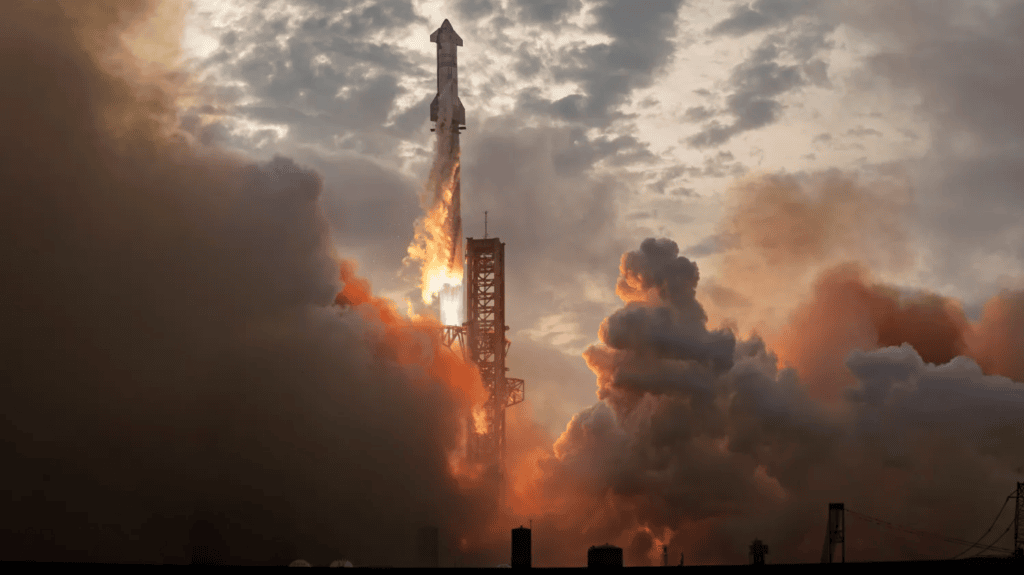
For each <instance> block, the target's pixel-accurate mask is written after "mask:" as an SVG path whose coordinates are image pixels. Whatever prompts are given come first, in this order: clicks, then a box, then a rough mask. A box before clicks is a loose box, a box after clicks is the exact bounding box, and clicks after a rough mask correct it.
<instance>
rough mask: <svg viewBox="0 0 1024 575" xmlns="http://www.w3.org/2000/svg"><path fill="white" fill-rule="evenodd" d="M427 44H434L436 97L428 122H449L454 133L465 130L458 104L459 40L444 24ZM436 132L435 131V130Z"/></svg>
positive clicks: (460, 39) (460, 107)
mask: <svg viewBox="0 0 1024 575" xmlns="http://www.w3.org/2000/svg"><path fill="white" fill-rule="evenodd" d="M430 41H431V42H434V43H436V44H437V95H435V96H434V101H433V102H431V103H430V121H431V122H442V121H444V120H448V121H449V125H450V126H452V127H453V128H454V129H455V131H456V132H458V131H459V130H461V129H464V128H465V127H466V109H465V108H463V107H462V102H461V101H460V100H459V63H458V54H457V53H456V51H457V49H458V46H462V38H460V37H459V35H458V34H456V33H455V29H454V28H452V25H451V23H450V22H448V20H445V21H444V22H443V23H442V24H441V27H440V28H438V29H437V30H436V31H434V33H433V34H431V35H430ZM435 129H436V128H435Z"/></svg>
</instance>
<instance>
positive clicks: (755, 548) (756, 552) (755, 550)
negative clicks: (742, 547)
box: [750, 539, 768, 565]
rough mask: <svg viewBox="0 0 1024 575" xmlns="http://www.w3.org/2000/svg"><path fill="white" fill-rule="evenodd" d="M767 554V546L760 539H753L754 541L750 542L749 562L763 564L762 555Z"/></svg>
mask: <svg viewBox="0 0 1024 575" xmlns="http://www.w3.org/2000/svg"><path fill="white" fill-rule="evenodd" d="M767 554H768V546H767V545H765V544H764V543H762V542H761V540H760V539H754V542H753V543H751V544H750V564H751V565H764V556H765V555H767Z"/></svg>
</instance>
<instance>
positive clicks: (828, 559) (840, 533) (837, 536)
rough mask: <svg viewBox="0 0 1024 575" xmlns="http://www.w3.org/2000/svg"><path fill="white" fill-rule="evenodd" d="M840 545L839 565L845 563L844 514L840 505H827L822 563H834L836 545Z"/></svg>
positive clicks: (842, 506)
mask: <svg viewBox="0 0 1024 575" xmlns="http://www.w3.org/2000/svg"><path fill="white" fill-rule="evenodd" d="M837 543H838V544H839V545H840V551H841V552H842V554H841V555H840V560H839V562H840V563H846V512H845V507H844V505H843V504H842V503H829V504H828V533H826V534H825V548H824V549H822V551H821V562H822V563H835V562H836V544H837Z"/></svg>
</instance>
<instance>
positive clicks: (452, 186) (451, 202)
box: [430, 20, 466, 325]
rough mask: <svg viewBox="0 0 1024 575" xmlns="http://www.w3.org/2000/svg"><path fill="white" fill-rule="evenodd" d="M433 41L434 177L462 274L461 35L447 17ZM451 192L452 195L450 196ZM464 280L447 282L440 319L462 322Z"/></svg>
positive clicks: (452, 265) (451, 256) (451, 255)
mask: <svg viewBox="0 0 1024 575" xmlns="http://www.w3.org/2000/svg"><path fill="white" fill-rule="evenodd" d="M430 41H431V42H434V43H436V44H437V94H436V95H435V96H434V100H433V101H432V102H431V103H430V121H431V122H433V123H434V127H433V128H432V129H431V131H434V132H436V134H437V150H436V156H435V164H434V173H433V174H432V180H433V181H434V185H436V186H438V187H437V188H436V189H437V190H438V191H439V192H440V197H438V198H437V199H438V200H439V201H440V202H441V203H442V204H445V205H446V206H447V210H446V211H445V222H444V227H445V237H446V239H447V241H448V246H447V247H446V250H447V252H448V257H447V266H448V270H449V271H450V272H454V271H456V270H458V276H459V277H462V276H463V271H464V264H465V262H464V258H465V256H464V253H463V248H462V198H461V195H462V190H461V187H462V186H461V181H460V180H461V176H460V173H459V156H460V154H461V150H460V149H459V132H460V131H461V130H463V129H465V127H466V126H465V124H466V109H465V108H463V107H462V102H461V101H460V100H459V71H458V57H457V49H458V47H459V46H462V38H460V37H459V35H458V34H457V33H456V32H455V30H454V29H453V28H452V25H451V23H450V22H449V21H448V20H445V21H444V22H443V23H442V24H441V27H440V28H438V29H437V30H436V31H435V32H434V33H433V34H431V35H430ZM449 193H450V195H448V194H449ZM463 285H464V282H461V281H460V282H459V283H458V284H457V285H445V287H444V288H443V289H442V291H441V293H440V294H439V295H440V298H441V320H442V322H443V323H444V324H445V325H461V324H462V321H463V319H464V318H462V315H463V314H464V305H463V304H464V301H463V300H464V298H465V292H464V289H463Z"/></svg>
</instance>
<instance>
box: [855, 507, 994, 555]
mask: <svg viewBox="0 0 1024 575" xmlns="http://www.w3.org/2000/svg"><path fill="white" fill-rule="evenodd" d="M846 511H847V512H848V513H852V514H853V515H854V516H855V517H860V518H861V519H864V520H866V521H870V522H873V523H877V524H879V525H882V526H885V527H889V528H892V529H896V530H898V531H905V532H907V533H911V534H913V535H927V536H929V537H936V538H938V539H942V540H943V541H946V542H947V543H956V544H958V545H970V546H971V547H973V546H974V544H973V543H971V542H969V541H966V540H964V539H957V538H955V537H949V536H947V535H940V534H938V533H931V532H928V531H921V530H918V529H910V528H908V527H904V526H902V525H897V524H895V523H891V522H889V521H885V520H884V519H878V518H877V517H871V516H870V515H865V514H863V513H858V512H856V511H853V510H851V509H849V508H847V510H846ZM997 520H998V518H997ZM990 548H993V549H996V550H999V551H1008V550H1006V549H1003V548H1001V547H990Z"/></svg>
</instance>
